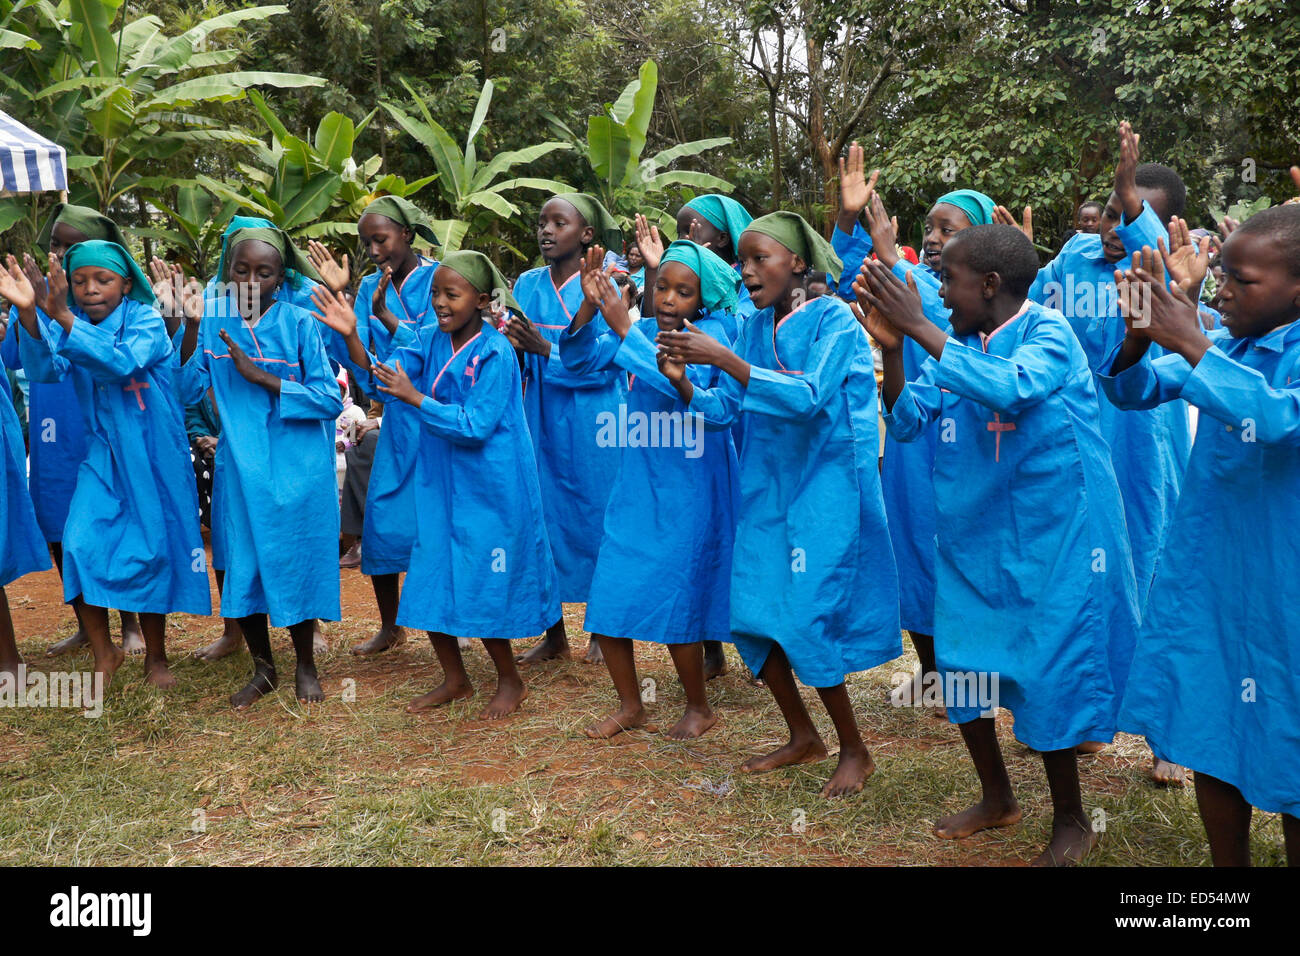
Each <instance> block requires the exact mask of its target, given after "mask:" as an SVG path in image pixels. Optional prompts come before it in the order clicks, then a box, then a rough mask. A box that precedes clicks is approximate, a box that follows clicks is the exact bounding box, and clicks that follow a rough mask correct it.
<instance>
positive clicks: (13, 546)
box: [0, 330, 50, 588]
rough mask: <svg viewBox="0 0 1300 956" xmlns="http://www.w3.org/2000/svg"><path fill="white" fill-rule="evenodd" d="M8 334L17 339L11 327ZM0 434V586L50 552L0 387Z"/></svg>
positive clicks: (40, 567) (8, 401)
mask: <svg viewBox="0 0 1300 956" xmlns="http://www.w3.org/2000/svg"><path fill="white" fill-rule="evenodd" d="M9 337H11V338H14V339H17V335H16V334H15V331H14V330H11V331H10V332H9ZM0 392H3V394H2V395H0V437H3V439H4V477H3V480H0V514H3V515H4V523H3V524H0V588H2V587H4V586H5V585H7V584H8V583H9V582H10V581H13V580H15V579H17V578H20V577H22V576H23V575H24V574H29V573H31V572H32V571H45V570H47V569H48V568H49V567H50V553H49V551H47V550H46V547H45V539H44V538H43V537H42V535H41V528H40V526H39V525H38V524H37V521H36V512H35V511H34V510H33V508H32V500H31V498H30V497H29V496H28V494H27V451H26V449H25V448H24V447H23V427H22V425H21V424H20V423H19V421H18V414H17V413H16V412H15V411H14V403H13V399H12V398H10V397H9V392H8V391H7V390H5V389H0Z"/></svg>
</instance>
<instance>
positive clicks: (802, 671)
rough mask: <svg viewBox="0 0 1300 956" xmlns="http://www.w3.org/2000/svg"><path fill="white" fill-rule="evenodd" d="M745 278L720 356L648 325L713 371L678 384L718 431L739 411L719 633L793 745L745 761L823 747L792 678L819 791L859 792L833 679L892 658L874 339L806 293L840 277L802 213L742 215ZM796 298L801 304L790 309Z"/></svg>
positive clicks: (895, 647) (844, 696) (770, 763)
mask: <svg viewBox="0 0 1300 956" xmlns="http://www.w3.org/2000/svg"><path fill="white" fill-rule="evenodd" d="M739 252H740V260H741V266H742V273H741V274H742V276H743V278H744V282H745V285H746V287H747V288H748V289H749V292H750V297H751V299H752V301H753V302H754V305H755V306H757V307H758V308H759V311H758V312H757V313H755V315H754V316H753V317H751V318H750V319H747V320H746V321H745V322H744V323H743V325H742V326H741V331H740V338H739V340H738V341H737V342H736V350H735V351H734V352H732V351H731V350H730V349H728V348H726V346H724V345H722V344H721V343H720V342H718V341H717V340H716V339H714V338H713V337H712V336H709V335H705V334H703V333H700V332H692V331H686V332H660V333H659V335H658V337H657V341H658V343H659V345H660V347H661V350H662V351H663V352H664V362H665V363H668V362H678V363H680V362H684V363H687V364H691V363H697V364H706V365H714V366H717V367H718V368H719V369H721V370H722V371H723V372H724V373H726V374H724V375H723V376H722V377H721V378H720V380H719V382H718V385H717V386H716V387H715V388H711V389H707V390H706V389H699V388H695V387H694V386H693V385H692V384H691V382H690V380H689V379H686V378H682V379H680V380H679V381H678V382H677V383H676V385H677V388H678V393H679V394H680V395H681V396H682V399H683V400H684V401H685V402H686V403H687V405H688V407H689V408H690V409H691V410H692V411H697V412H699V413H701V414H702V415H704V417H705V419H706V420H708V421H709V422H711V423H713V424H717V425H730V424H731V422H732V421H733V420H734V419H735V417H736V416H737V415H738V414H741V413H743V414H745V416H746V419H747V421H746V426H745V442H744V447H743V448H742V449H741V451H740V511H739V516H738V522H737V528H736V541H735V547H734V550H733V552H732V570H731V636H732V639H733V640H734V641H735V644H736V649H737V650H739V651H740V653H741V656H742V657H743V658H744V659H745V663H746V664H747V665H748V666H749V668H750V670H752V671H753V672H754V673H755V674H757V675H758V676H760V677H761V678H762V679H763V680H764V681H765V682H766V684H767V686H768V687H769V688H771V690H772V695H773V697H774V698H775V699H776V702H777V704H778V706H779V707H780V708H781V714H782V716H783V717H784V718H785V721H786V723H787V725H788V726H789V729H790V742H789V743H788V744H786V745H785V746H783V747H780V748H779V749H777V750H776V751H774V752H773V753H771V754H767V755H765V756H762V757H755V758H753V759H751V760H749V761H748V762H747V763H746V764H745V765H744V766H743V767H742V770H744V771H745V772H760V771H766V770H773V769H776V768H777V767H782V766H787V765H790V764H795V763H806V762H810V761H815V760H824V759H825V758H826V756H827V751H826V747H825V745H824V744H823V742H822V740H821V737H820V735H819V734H818V733H817V729H816V727H815V726H814V725H813V723H812V720H811V718H810V717H809V716H808V712H807V710H806V709H805V707H804V706H803V701H802V699H801V698H800V696H799V691H798V687H797V685H796V684H795V677H796V676H797V677H798V678H799V679H800V680H801V681H803V682H804V683H805V684H809V685H811V686H813V687H815V688H817V693H818V695H819V696H820V697H821V699H822V702H823V703H824V704H825V705H826V709H827V711H828V712H829V713H830V715H831V719H832V720H833V721H834V724H835V729H836V732H837V734H838V735H839V740H840V756H839V764H838V766H837V767H836V770H835V773H834V774H833V775H832V777H831V779H830V781H829V782H828V783H827V785H826V787H825V789H824V790H823V791H822V792H823V794H824V795H825V796H828V797H831V796H839V795H842V794H846V793H852V792H856V791H858V790H861V789H862V785H863V781H865V779H866V778H867V776H869V775H870V774H871V772H872V771H873V770H874V764H873V763H872V760H871V754H870V752H869V751H868V750H867V747H866V745H865V744H864V743H863V742H862V738H861V735H860V734H859V732H858V728H857V721H856V720H855V718H854V716H853V707H852V704H851V702H850V699H849V695H848V690H847V688H846V687H845V684H844V677H845V675H846V674H850V673H853V672H855V671H861V670H867V669H869V668H872V667H875V666H876V665H878V664H882V663H884V662H885V661H888V660H892V659H893V658H895V657H898V655H899V654H901V653H902V643H901V639H900V632H899V626H898V577H897V573H896V571H895V569H894V558H893V554H892V552H891V550H890V545H889V531H888V528H887V527H886V524H885V510H884V502H883V501H882V500H881V495H880V475H879V473H878V472H877V466H876V459H877V450H878V448H879V435H878V428H879V424H878V421H877V414H876V379H875V371H874V367H873V362H872V356H871V347H870V344H869V343H868V341H867V337H866V335H865V334H864V333H863V331H862V328H861V326H860V325H859V324H858V323H857V321H856V320H855V319H854V317H853V314H852V313H851V312H850V311H849V307H848V306H847V305H845V304H844V303H843V302H840V301H838V300H836V299H832V298H830V297H821V298H815V299H807V298H806V297H805V295H804V287H803V277H804V274H805V273H806V272H807V270H808V269H810V268H812V269H817V270H819V271H822V272H825V273H827V274H828V275H833V276H838V275H839V269H840V262H839V260H838V259H837V258H836V257H835V254H834V253H833V252H832V251H831V249H830V246H829V245H828V244H827V242H826V240H824V239H823V238H822V237H821V236H820V235H819V234H818V233H817V232H816V231H815V230H813V229H812V227H810V226H809V225H808V224H807V223H806V222H804V220H803V219H802V218H800V217H799V216H797V215H795V214H794V213H788V212H778V213H772V214H771V215H768V216H763V217H762V218H760V219H755V220H754V221H753V222H752V223H751V224H750V226H749V228H748V229H746V230H745V232H744V233H743V234H742V236H741V238H740V249H739ZM796 299H798V300H802V302H803V304H802V305H798V306H797V307H796Z"/></svg>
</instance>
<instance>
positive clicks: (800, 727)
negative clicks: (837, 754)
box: [740, 644, 829, 773]
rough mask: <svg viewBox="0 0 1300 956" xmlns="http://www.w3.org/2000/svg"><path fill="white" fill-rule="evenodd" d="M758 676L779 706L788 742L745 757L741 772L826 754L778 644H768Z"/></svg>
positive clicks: (822, 757)
mask: <svg viewBox="0 0 1300 956" xmlns="http://www.w3.org/2000/svg"><path fill="white" fill-rule="evenodd" d="M758 676H759V677H761V678H762V679H763V681H764V682H765V683H766V684H767V686H768V688H769V689H770V690H771V691H772V697H773V698H775V700H776V705H777V706H778V707H779V708H781V716H782V717H784V718H785V723H786V726H787V727H789V728H790V742H789V743H788V744H786V745H785V746H783V747H778V748H777V749H776V750H773V751H772V752H771V753H769V754H764V755H763V756H761V757H751V758H750V759H748V760H746V761H745V762H744V763H743V764H741V767H740V769H741V772H742V773H766V772H767V771H769V770H775V769H777V768H778V767H787V766H790V765H791V764H798V763H816V762H817V761H819V760H825V759H826V758H827V756H829V754H827V752H826V744H824V743H823V742H822V738H821V735H820V734H818V733H817V728H816V726H815V725H814V724H813V722H812V718H811V717H809V716H808V709H807V708H806V707H804V705H803V698H802V697H800V696H799V685H798V684H796V683H795V680H794V671H792V670H791V669H790V662H789V661H788V660H787V659H786V656H785V651H783V650H781V646H780V645H779V644H773V645H772V651H771V653H769V654H768V655H767V660H766V661H765V662H764V663H763V669H762V670H760V671H759V672H758Z"/></svg>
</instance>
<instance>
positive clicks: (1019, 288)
mask: <svg viewBox="0 0 1300 956" xmlns="http://www.w3.org/2000/svg"><path fill="white" fill-rule="evenodd" d="M953 245H958V246H959V247H960V249H961V251H962V254H963V255H964V256H965V257H966V265H967V266H969V267H970V268H971V269H974V270H975V271H976V272H979V273H981V274H988V273H990V272H996V273H997V274H998V275H999V276H1000V277H1001V279H1002V284H1003V285H1004V286H1005V287H1006V288H1007V290H1008V291H1009V292H1011V294H1012V295H1026V294H1028V292H1029V287H1030V286H1032V285H1033V284H1034V280H1035V279H1037V278H1038V253H1037V252H1035V251H1034V244H1033V243H1032V242H1030V241H1029V239H1028V237H1027V236H1025V234H1024V233H1023V232H1021V231H1020V229H1019V227H1017V226H1001V225H991V226H971V227H970V228H968V229H963V230H961V231H960V232H958V233H956V234H955V235H954V236H953V237H952V238H951V239H949V240H948V245H947V246H945V248H950V247H952V246H953Z"/></svg>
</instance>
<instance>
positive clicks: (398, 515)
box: [322, 257, 438, 574]
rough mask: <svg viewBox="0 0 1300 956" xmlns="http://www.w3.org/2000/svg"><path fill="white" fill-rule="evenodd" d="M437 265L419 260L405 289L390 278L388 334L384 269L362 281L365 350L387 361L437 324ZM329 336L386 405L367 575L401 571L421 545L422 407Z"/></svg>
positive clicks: (367, 523)
mask: <svg viewBox="0 0 1300 956" xmlns="http://www.w3.org/2000/svg"><path fill="white" fill-rule="evenodd" d="M437 270H438V263H436V262H434V261H433V260H432V259H426V258H424V257H421V258H420V264H419V265H417V266H416V267H415V268H414V269H412V270H411V272H410V273H409V274H408V275H407V276H406V279H405V280H404V281H403V282H402V285H401V288H400V289H399V288H398V287H397V286H396V285H395V284H394V283H391V282H390V283H389V285H388V290H387V292H386V293H385V299H386V301H387V304H388V310H389V311H390V312H392V313H393V315H395V316H397V321H398V331H399V332H406V333H410V335H409V337H408V336H405V335H398V334H390V333H389V331H388V329H387V328H386V327H385V326H384V323H383V322H381V321H380V320H379V319H377V318H375V317H374V315H373V314H372V313H371V311H370V300H371V298H372V297H373V296H374V294H375V288H376V286H378V285H379V278H380V273H379V272H378V271H375V272H372V273H370V275H368V276H366V277H365V278H363V279H362V280H361V286H360V288H359V289H358V290H357V300H356V304H355V305H354V307H353V308H354V310H355V311H356V313H357V330H358V334H359V335H360V336H361V341H362V342H363V343H364V344H365V346H366V348H367V349H368V350H369V351H370V352H371V353H372V354H373V355H374V356H375V357H376V358H378V359H379V360H380V361H381V362H383V363H385V364H388V362H389V360H390V356H391V354H392V352H393V350H394V349H395V348H397V347H399V346H400V345H402V344H406V343H407V342H409V341H413V340H414V336H415V335H416V334H417V333H419V331H420V330H421V329H423V328H424V327H425V323H426V322H431V323H433V325H434V326H435V327H436V325H437V318H436V317H435V316H434V314H433V298H432V288H433V275H434V273H435V272H436V271H437ZM322 333H323V334H325V335H326V336H327V341H328V344H329V350H330V355H331V357H332V358H334V359H335V360H336V361H338V362H339V363H340V364H342V365H343V366H344V367H345V368H347V370H348V375H349V376H350V377H352V379H353V381H355V382H356V383H357V384H358V385H360V387H361V389H362V391H364V392H365V393H366V395H368V396H369V397H370V398H372V399H374V400H375V401H378V402H383V403H385V404H384V425H383V428H381V429H380V430H379V443H378V445H376V446H375V457H374V462H373V464H372V465H371V468H370V483H369V485H367V486H366V510H365V520H364V521H363V523H362V526H361V573H362V574H398V573H400V572H402V571H406V570H408V568H409V566H410V562H411V548H412V547H413V546H414V545H415V522H414V521H412V520H411V518H412V515H414V514H415V460H416V449H417V448H418V447H419V443H420V418H419V413H418V412H417V411H416V410H415V409H414V408H412V407H411V406H410V405H408V404H406V402H395V401H393V400H392V396H391V395H385V394H384V393H383V392H381V391H379V380H378V379H376V378H375V377H374V375H373V374H371V372H370V371H369V370H363V369H360V368H358V367H357V366H355V365H354V364H353V363H352V360H351V359H349V358H348V350H347V343H346V342H345V341H344V340H343V337H342V336H341V335H339V334H338V333H337V332H334V331H331V330H328V329H322Z"/></svg>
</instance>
